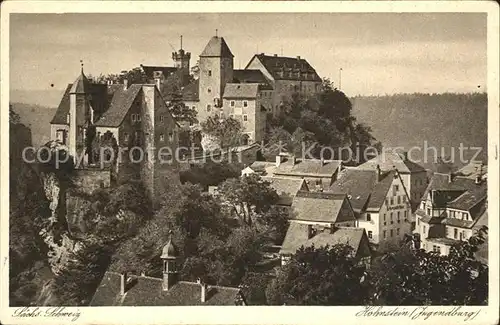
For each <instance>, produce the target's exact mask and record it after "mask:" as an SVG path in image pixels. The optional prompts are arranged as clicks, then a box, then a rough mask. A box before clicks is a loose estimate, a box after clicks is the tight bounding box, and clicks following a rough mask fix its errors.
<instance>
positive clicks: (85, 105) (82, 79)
mask: <svg viewBox="0 0 500 325" xmlns="http://www.w3.org/2000/svg"><path fill="white" fill-rule="evenodd" d="M90 87H91V84H90V81H89V80H88V79H87V77H86V76H85V74H84V73H83V63H81V71H80V75H79V76H78V78H76V80H75V82H73V85H72V86H71V88H70V91H69V139H68V140H69V141H68V149H69V154H70V155H71V156H72V157H73V158H74V159H76V157H77V155H80V154H81V153H82V152H83V150H85V130H86V128H87V127H88V126H89V125H90V124H92V121H91V119H92V115H93V114H92V109H91V107H90V99H91V98H90V95H91V91H90Z"/></svg>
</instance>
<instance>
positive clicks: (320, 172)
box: [274, 158, 340, 178]
mask: <svg viewBox="0 0 500 325" xmlns="http://www.w3.org/2000/svg"><path fill="white" fill-rule="evenodd" d="M339 165H340V160H325V161H321V160H319V159H299V158H297V159H296V160H295V163H293V159H289V158H285V160H284V161H283V162H282V163H280V165H279V166H278V167H277V168H276V170H275V172H274V174H275V175H292V176H313V177H325V178H326V177H332V176H333V175H335V173H336V172H337V170H338V168H339Z"/></svg>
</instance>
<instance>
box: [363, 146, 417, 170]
mask: <svg viewBox="0 0 500 325" xmlns="http://www.w3.org/2000/svg"><path fill="white" fill-rule="evenodd" d="M377 165H379V166H380V169H381V170H382V171H388V170H392V169H394V168H396V169H397V170H398V171H399V172H400V173H403V174H410V173H425V172H426V170H425V168H424V167H422V166H420V165H419V164H417V163H415V162H412V161H411V160H409V159H407V158H406V157H405V156H404V155H403V154H399V153H397V152H393V151H384V152H382V153H381V154H380V155H378V156H377V157H375V158H373V159H370V160H368V161H367V162H365V163H363V164H361V165H359V166H358V168H359V169H366V170H376V168H377Z"/></svg>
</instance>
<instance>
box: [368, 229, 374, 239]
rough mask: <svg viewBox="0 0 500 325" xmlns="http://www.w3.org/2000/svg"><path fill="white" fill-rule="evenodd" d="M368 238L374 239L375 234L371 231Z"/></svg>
mask: <svg viewBox="0 0 500 325" xmlns="http://www.w3.org/2000/svg"><path fill="white" fill-rule="evenodd" d="M368 238H370V239H372V238H373V232H372V231H371V230H369V231H368Z"/></svg>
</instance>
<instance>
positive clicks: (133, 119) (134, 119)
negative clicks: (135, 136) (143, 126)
mask: <svg viewBox="0 0 500 325" xmlns="http://www.w3.org/2000/svg"><path fill="white" fill-rule="evenodd" d="M131 117H132V122H135V121H136V118H135V114H132V115H131Z"/></svg>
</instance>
